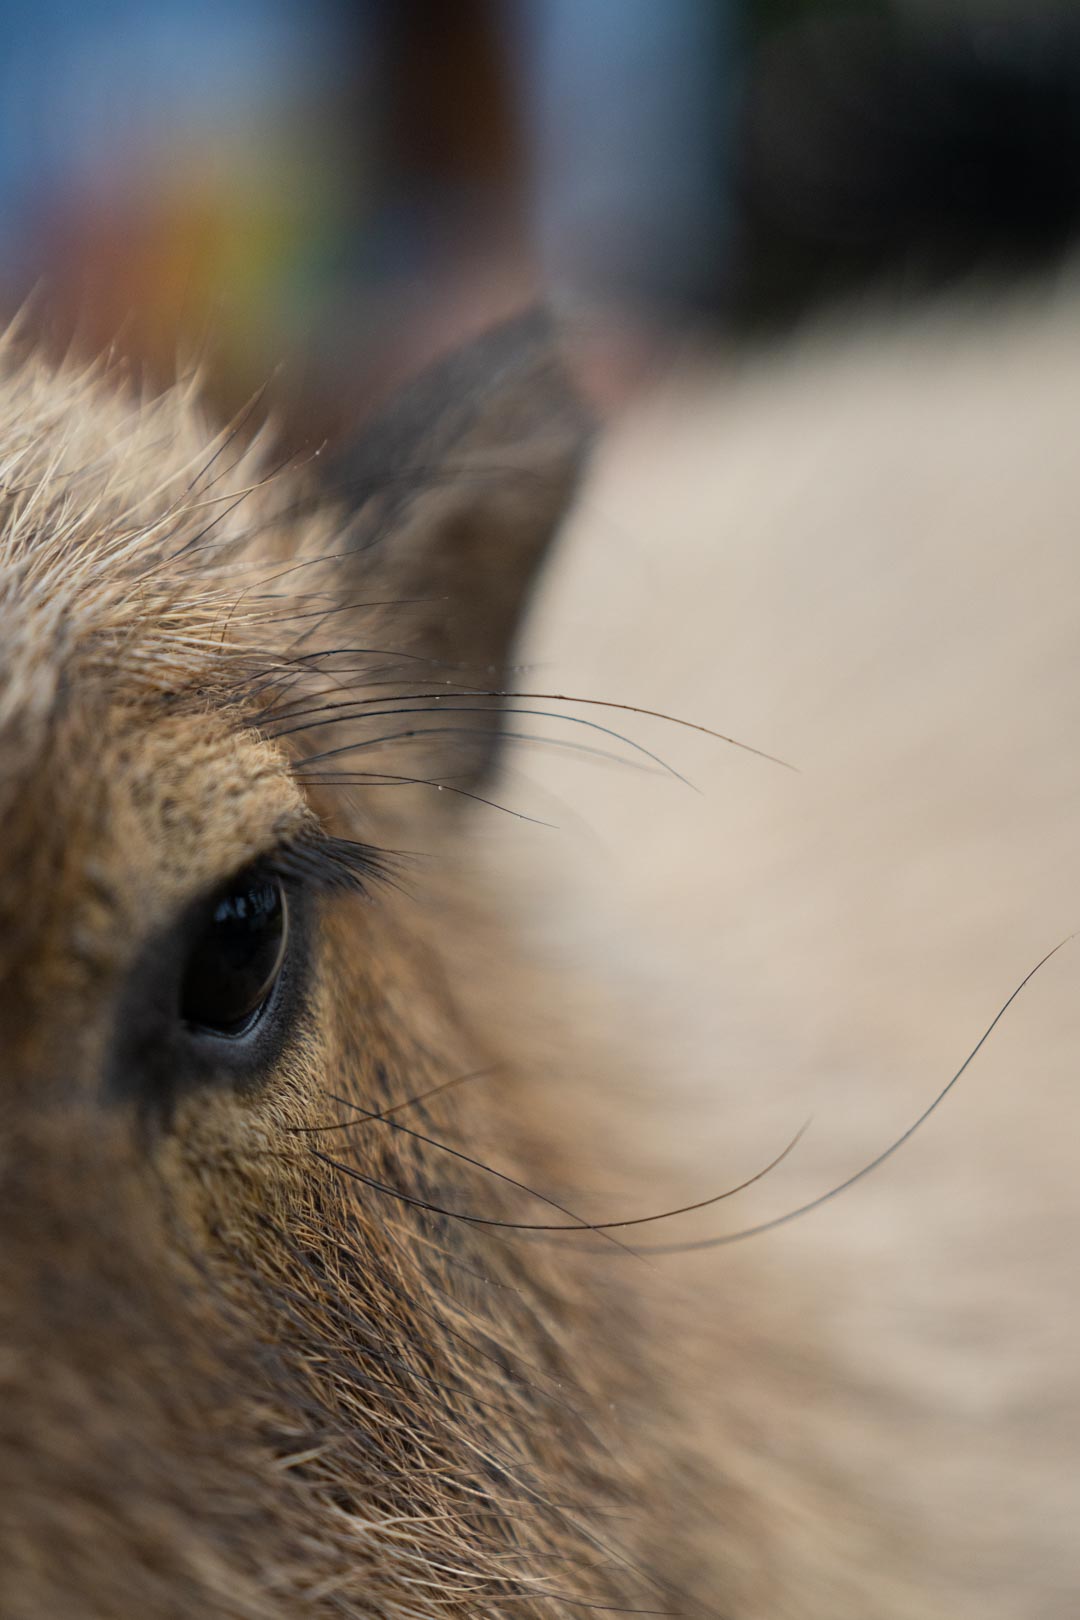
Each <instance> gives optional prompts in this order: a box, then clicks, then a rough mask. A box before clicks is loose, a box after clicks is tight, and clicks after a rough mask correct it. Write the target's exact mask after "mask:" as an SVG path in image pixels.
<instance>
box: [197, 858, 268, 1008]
mask: <svg viewBox="0 0 1080 1620" xmlns="http://www.w3.org/2000/svg"><path fill="white" fill-rule="evenodd" d="M287 932H288V909H287V906H286V902H285V892H284V890H283V888H282V886H281V883H280V881H279V880H278V879H277V878H276V877H272V876H269V875H267V874H265V873H248V874H246V875H245V876H243V877H240V878H237V879H235V880H234V881H233V882H232V883H231V884H230V885H229V886H228V888H227V889H225V890H223V891H222V892H221V893H220V894H219V895H218V896H217V898H216V899H215V900H214V901H213V902H211V905H210V906H209V908H208V914H207V915H206V918H205V921H204V923H203V924H202V928H201V931H200V933H199V935H198V937H197V939H196V941H195V944H194V946H193V948H192V950H191V952H190V954H189V956H188V959H187V963H186V966H185V969H184V976H183V980H182V983H181V989H180V1016H181V1017H182V1018H183V1020H184V1022H185V1023H187V1024H189V1025H191V1026H192V1027H194V1028H197V1029H202V1030H208V1031H210V1032H211V1033H213V1034H217V1035H231V1036H237V1035H242V1034H244V1033H245V1031H246V1030H248V1029H250V1027H251V1026H252V1024H253V1023H254V1022H255V1020H256V1018H257V1017H258V1015H259V1013H260V1011H261V1010H262V1008H263V1006H264V1005H265V1003H266V1001H267V1000H268V999H269V996H270V993H271V991H272V990H273V988H274V985H275V983H276V982H277V978H278V975H279V973H280V971H281V966H282V963H283V961H284V958H285V943H286V935H287Z"/></svg>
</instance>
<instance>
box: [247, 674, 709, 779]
mask: <svg viewBox="0 0 1080 1620" xmlns="http://www.w3.org/2000/svg"><path fill="white" fill-rule="evenodd" d="M436 696H437V694H436ZM492 713H495V714H519V715H528V716H529V717H530V718H531V719H534V720H561V721H562V722H563V723H564V724H565V725H571V726H586V727H587V728H588V729H589V730H590V731H599V732H601V733H602V734H603V735H604V736H605V737H612V738H614V739H615V741H616V742H621V743H623V744H624V745H625V746H626V747H627V748H631V749H633V751H634V752H635V753H637V754H642V755H644V757H645V758H646V759H648V760H651V761H652V763H653V764H654V765H658V766H659V767H660V769H661V770H662V771H664V772H665V774H666V775H668V776H672V777H674V778H675V780H676V781H677V782H681V783H682V785H683V786H684V787H688V788H690V789H691V790H692V791H693V792H694V793H699V792H700V791H701V790H700V788H697V787H695V785H694V783H693V782H691V781H690V779H689V777H686V776H684V775H683V774H682V772H681V771H677V770H676V769H675V767H674V765H669V764H668V763H667V761H666V760H664V759H661V757H660V755H659V754H654V753H653V752H652V750H651V749H649V748H646V747H645V746H644V745H643V744H642V743H639V742H635V741H634V739H633V738H632V737H627V736H624V735H623V734H622V732H619V731H615V730H614V729H613V728H612V727H611V726H602V725H601V724H600V723H599V721H597V720H584V719H582V717H581V716H580V715H576V714H558V713H556V712H555V711H554V710H553V709H480V708H473V707H469V708H466V707H464V706H461V705H457V704H452V703H439V704H438V706H437V707H435V708H429V709H405V708H397V707H395V708H390V709H375V710H373V711H372V712H371V714H370V718H371V719H373V720H385V719H389V718H391V717H394V716H397V715H409V714H415V715H424V714H492ZM309 729H313V728H312V727H309V726H290V727H288V728H287V729H286V730H284V731H279V732H276V733H275V736H276V737H277V738H278V739H280V738H282V737H291V736H293V735H294V734H295V733H296V732H298V731H307V730H309ZM412 735H414V733H413V732H410V731H401V732H396V733H394V734H393V740H394V741H399V740H402V739H405V738H407V737H410V736H412ZM421 735H427V731H426V730H425V731H424V732H422V733H421ZM385 740H388V739H384V738H376V739H374V740H372V739H368V740H366V741H362V742H355V743H343V744H342V745H341V747H340V748H329V749H326V750H325V751H324V752H323V753H321V754H312V755H310V756H309V758H308V759H307V760H306V761H305V763H306V764H309V765H317V764H319V763H320V762H321V761H322V760H325V759H335V758H337V757H339V756H340V755H342V754H348V753H355V752H357V751H359V750H360V749H363V748H370V747H374V746H375V744H376V743H378V742H382V741H385Z"/></svg>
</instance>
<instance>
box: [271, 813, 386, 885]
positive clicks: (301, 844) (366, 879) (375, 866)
mask: <svg viewBox="0 0 1080 1620" xmlns="http://www.w3.org/2000/svg"><path fill="white" fill-rule="evenodd" d="M400 860H401V857H400V856H399V855H397V854H395V853H394V852H393V851H391V850H386V849H378V848H376V847H375V846H374V845H373V844H364V843H358V842H356V841H354V840H352V839H348V838H333V837H331V836H330V835H329V834H328V833H324V832H323V831H322V830H321V828H312V829H310V830H309V829H305V830H304V831H303V832H302V833H300V834H299V835H297V836H295V837H293V838H290V839H288V840H286V841H285V842H284V843H281V844H279V845H278V847H277V849H275V850H273V851H271V853H270V854H269V855H267V856H266V857H265V858H264V860H263V862H262V863H261V864H262V865H263V867H264V870H266V871H267V872H270V873H272V874H273V875H274V876H275V877H279V878H281V880H282V882H284V883H299V884H302V885H303V886H304V887H309V886H310V887H311V888H314V889H316V890H322V891H326V890H330V891H334V890H337V891H339V892H340V891H342V890H344V891H346V892H349V893H352V894H363V895H370V893H371V891H372V889H373V888H375V887H376V886H378V885H380V884H390V885H393V883H394V881H395V869H396V867H397V866H398V865H399V863H400Z"/></svg>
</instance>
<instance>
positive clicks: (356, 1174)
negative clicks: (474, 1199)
mask: <svg viewBox="0 0 1080 1620" xmlns="http://www.w3.org/2000/svg"><path fill="white" fill-rule="evenodd" d="M335 1100H340V1099H335ZM349 1106H350V1107H356V1106H357V1105H356V1104H355V1103H350V1104H349ZM371 1117H372V1118H374V1117H376V1116H374V1115H373V1116H371ZM809 1123H810V1122H809V1120H807V1121H806V1123H805V1124H803V1125H801V1126H800V1127H799V1129H798V1130H797V1131H796V1133H795V1135H794V1136H793V1137H792V1138H791V1141H790V1142H789V1143H788V1144H787V1146H786V1147H785V1148H784V1149H783V1151H782V1152H780V1153H778V1154H777V1156H776V1158H775V1159H772V1160H770V1162H769V1163H768V1164H767V1165H765V1166H764V1167H763V1168H762V1169H760V1170H757V1171H755V1173H754V1174H753V1175H752V1176H748V1177H747V1179H746V1180H745V1181H740V1182H739V1183H738V1185H737V1186H735V1187H728V1188H727V1189H726V1190H725V1191H724V1192H720V1193H714V1194H713V1196H712V1197H711V1198H703V1199H701V1200H700V1201H698V1202H696V1203H693V1204H684V1205H683V1206H682V1207H681V1208H679V1209H669V1210H662V1211H660V1212H659V1213H657V1214H654V1215H638V1216H635V1217H633V1218H632V1219H626V1220H615V1221H585V1222H577V1223H576V1224H575V1225H573V1226H564V1225H561V1224H558V1223H555V1224H553V1223H551V1222H540V1221H504V1220H498V1219H496V1218H495V1217H494V1216H488V1215H470V1214H467V1213H465V1212H464V1211H462V1210H456V1209H446V1208H444V1207H443V1206H442V1205H440V1204H434V1203H430V1202H428V1201H427V1200H426V1199H423V1198H416V1197H414V1196H413V1194H412V1193H406V1192H402V1191H401V1190H400V1189H399V1188H397V1187H390V1186H387V1185H386V1183H384V1182H380V1181H376V1180H375V1178H374V1177H372V1176H367V1175H365V1174H364V1173H363V1172H362V1171H360V1170H356V1169H355V1168H353V1167H352V1166H350V1165H347V1164H342V1163H340V1161H338V1160H336V1159H331V1158H330V1157H329V1156H328V1155H327V1154H325V1153H323V1152H321V1151H320V1150H319V1149H317V1148H316V1149H313V1152H314V1154H315V1157H316V1158H317V1159H319V1160H321V1162H322V1163H323V1164H327V1165H329V1166H330V1167H331V1169H334V1170H340V1171H342V1172H343V1173H344V1174H345V1175H347V1176H349V1177H350V1178H351V1179H353V1180H356V1181H361V1182H363V1183H364V1184H365V1185H366V1186H369V1187H372V1188H374V1189H375V1191H376V1192H384V1193H389V1194H390V1196H391V1197H392V1198H399V1199H401V1201H402V1202H403V1203H406V1204H411V1205H413V1206H414V1207H415V1208H417V1209H426V1210H428V1211H429V1213H431V1214H433V1215H444V1216H447V1217H448V1218H449V1219H451V1220H457V1221H465V1222H467V1224H468V1225H470V1226H494V1227H500V1228H503V1229H505V1230H508V1231H512V1232H611V1231H616V1230H620V1231H621V1230H625V1228H627V1227H630V1226H649V1225H651V1224H652V1223H653V1222H655V1221H666V1220H671V1219H673V1218H674V1217H675V1216H676V1215H688V1214H691V1213H693V1212H694V1211H695V1210H700V1209H708V1208H709V1207H710V1206H711V1205H712V1204H719V1203H722V1202H723V1200H724V1199H725V1198H734V1196H735V1194H736V1193H740V1192H743V1191H744V1190H745V1189H746V1188H747V1187H752V1186H753V1185H754V1183H755V1182H757V1181H760V1180H761V1179H762V1178H763V1177H764V1176H767V1175H768V1174H769V1172H770V1171H771V1170H775V1169H776V1167H777V1165H779V1164H782V1163H783V1161H784V1160H785V1159H786V1158H787V1156H788V1154H789V1153H790V1152H791V1151H792V1149H793V1148H795V1147H796V1146H797V1144H798V1143H799V1142H800V1141H801V1140H802V1137H803V1135H804V1134H805V1132H806V1130H807V1127H808V1125H809ZM397 1129H399V1130H404V1129H405V1127H404V1126H398V1127H397ZM409 1134H410V1135H413V1134H415V1133H413V1132H409ZM422 1140H425V1141H427V1140H429V1139H428V1138H422ZM432 1146H434V1147H443V1148H446V1151H447V1152H449V1153H455V1156H457V1157H462V1158H464V1157H466V1156H465V1155H463V1154H462V1155H458V1154H456V1150H455V1149H453V1148H447V1147H446V1144H445V1143H442V1142H434V1143H432ZM468 1162H469V1163H476V1161H475V1160H469V1161H468ZM478 1168H480V1169H484V1170H491V1166H490V1165H479V1166H478ZM491 1173H492V1174H493V1175H499V1172H498V1171H496V1170H491ZM500 1179H502V1180H510V1179H512V1178H509V1177H500ZM514 1185H515V1186H519V1187H520V1186H521V1183H520V1182H515V1183H514ZM522 1190H523V1191H524V1192H530V1193H531V1192H532V1188H529V1187H524V1188H522ZM533 1196H534V1197H538V1198H539V1197H543V1195H542V1194H540V1193H533ZM544 1202H545V1203H551V1202H552V1200H551V1199H549V1198H544ZM556 1207H557V1208H558V1207H561V1206H556ZM563 1213H564V1214H565V1213H568V1211H563ZM631 1252H632V1253H633V1254H635V1256H636V1255H637V1253H638V1252H639V1251H637V1250H632V1251H631ZM640 1252H641V1253H642V1254H645V1253H655V1252H658V1251H656V1250H641V1251H640Z"/></svg>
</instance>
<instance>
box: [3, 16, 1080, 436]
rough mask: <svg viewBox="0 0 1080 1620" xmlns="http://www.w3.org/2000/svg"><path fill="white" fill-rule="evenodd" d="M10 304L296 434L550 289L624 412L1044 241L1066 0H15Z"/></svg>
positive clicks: (992, 272) (1073, 156)
mask: <svg viewBox="0 0 1080 1620" xmlns="http://www.w3.org/2000/svg"><path fill="white" fill-rule="evenodd" d="M0 14H2V20H3V37H4V43H5V50H4V56H3V62H2V65H0V302H2V304H3V306H4V310H5V312H7V313H12V312H14V311H15V310H17V309H18V308H19V307H20V306H21V305H22V304H23V303H24V301H25V300H26V299H27V297H28V295H30V298H31V302H30V306H29V307H30V318H31V320H32V321H33V322H34V323H35V325H36V327H37V328H38V329H39V330H40V331H41V332H42V333H44V334H46V336H47V340H48V341H49V342H50V343H51V344H53V345H55V346H58V347H66V346H68V345H69V344H72V343H74V345H75V346H76V348H77V349H79V350H80V351H91V350H95V349H100V348H102V347H103V346H106V345H114V346H116V347H118V348H119V349H120V350H122V351H124V352H127V353H129V354H130V355H131V356H132V357H133V358H134V359H136V360H137V361H138V362H139V363H140V364H142V365H143V366H145V367H146V368H147V369H148V370H149V372H150V374H151V375H152V376H153V377H155V378H160V379H161V380H168V379H169V377H170V376H171V375H173V374H174V373H175V372H176V370H177V368H178V366H180V367H182V366H184V365H186V364H188V363H190V360H191V358H192V356H194V355H198V356H200V357H202V358H203V359H204V362H205V365H206V367H207V371H208V376H209V378H210V384H211V390H212V392H213V394H214V395H215V396H216V402H217V403H218V405H219V407H221V408H224V409H226V410H227V409H231V408H233V407H235V406H237V405H238V404H240V403H241V402H242V401H243V400H244V399H246V398H248V397H249V396H250V395H251V394H252V392H253V391H255V390H257V389H259V388H261V387H263V386H264V385H265V384H267V382H268V380H270V382H271V392H272V394H273V395H274V397H275V400H276V403H277V405H278V408H279V409H281V410H283V411H284V414H285V420H286V423H287V425H288V426H289V428H290V430H291V432H292V434H293V435H294V436H297V437H301V438H303V437H306V436H312V435H317V434H321V433H323V432H324V431H329V432H332V431H333V430H334V428H335V426H336V425H338V424H340V423H341V422H342V421H344V420H346V419H347V418H348V419H354V418H356V417H357V416H358V415H360V416H362V415H363V414H364V413H365V412H366V411H368V410H369V409H370V408H371V406H372V404H373V402H375V401H376V400H378V399H379V398H380V397H381V396H382V395H383V394H384V393H385V392H386V391H387V389H388V388H389V387H390V386H391V385H392V384H393V383H394V382H395V381H396V380H397V379H398V378H399V377H400V376H401V375H402V374H403V373H405V372H409V371H412V370H414V369H415V368H416V366H417V365H418V364H420V363H421V362H423V360H425V359H426V358H428V357H430V356H431V355H433V354H435V353H437V352H439V351H441V350H443V349H445V348H447V347H448V346H450V345H451V344H452V343H454V342H455V341H457V340H459V339H461V338H463V337H465V336H467V335H469V334H470V333H472V332H474V331H476V330H478V329H480V328H481V327H483V326H485V325H487V324H489V323H491V322H492V321H494V320H496V319H498V318H499V317H500V316H502V315H504V314H506V313H508V312H510V311H512V310H514V309H516V308H519V307H521V306H522V305H524V304H526V303H528V302H529V301H530V300H532V299H534V298H536V297H537V296H543V297H545V298H548V299H549V300H551V301H552V302H553V303H555V304H556V305H557V306H558V307H559V308H560V309H561V310H562V311H563V312H564V313H565V314H566V315H567V317H568V318H570V319H571V320H572V321H573V323H574V330H576V331H577V332H578V333H579V334H580V340H579V341H580V358H581V367H582V371H583V373H584V375H585V376H586V378H587V382H588V386H589V387H590V388H591V389H592V390H593V391H594V392H595V394H596V395H597V397H598V398H599V399H600V400H601V401H602V402H605V403H614V404H618V403H619V402H620V401H621V400H622V399H623V398H625V397H627V396H628V395H629V394H631V393H632V392H633V391H634V388H635V387H636V386H637V385H638V383H639V382H640V380H641V379H642V378H643V377H645V376H647V375H649V374H650V371H651V370H653V369H655V367H656V366H657V365H658V364H661V363H662V362H663V360H664V358H665V357H667V356H669V355H670V354H672V353H673V352H675V351H677V350H678V348H679V346H680V345H682V344H684V343H686V342H688V341H692V342H693V343H695V344H701V343H705V344H710V343H711V344H731V343H742V342H747V341H754V340H757V339H759V338H760V337H761V335H762V334H766V333H769V332H771V331H775V330H777V329H778V328H781V329H782V328H783V327H785V326H787V325H790V324H791V323H793V322H797V321H798V320H800V319H801V318H803V317H804V316H805V315H806V313H807V312H808V311H810V310H812V309H814V308H817V307H820V306H821V305H823V304H829V303H830V302H836V301H837V300H842V299H845V298H846V299H850V298H853V297H854V298H870V297H872V298H876V299H879V300H880V299H883V298H884V299H892V300H908V299H911V298H915V297H920V296H923V295H924V294H925V293H926V292H927V291H930V290H933V289H936V288H938V287H941V286H943V285H948V284H950V283H952V282H954V281H956V280H958V279H962V278H965V277H971V276H972V275H980V276H1001V275H1009V276H1011V275H1014V274H1016V273H1017V272H1018V271H1020V270H1023V269H1025V268H1027V267H1030V266H1032V265H1039V264H1045V263H1047V262H1052V261H1053V260H1054V259H1055V258H1056V257H1060V256H1061V255H1062V254H1063V253H1064V252H1065V251H1066V250H1067V249H1068V247H1069V246H1070V243H1071V240H1072V236H1073V233H1074V230H1075V227H1076V223H1077V220H1078V217H1080V27H1078V21H1077V19H1076V17H1075V16H1074V15H1073V8H1072V7H1070V6H1068V5H1056V6H1055V5H1050V4H1046V3H1044V0H1013V3H1010V0H997V3H995V0H981V3H975V0H972V3H968V4H964V3H963V0H955V3H950V0H922V3H920V0H893V3H892V4H889V3H887V0H880V3H878V0H863V3H861V4H858V5H852V4H850V3H847V4H842V3H839V0H832V3H826V0H0Z"/></svg>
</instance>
